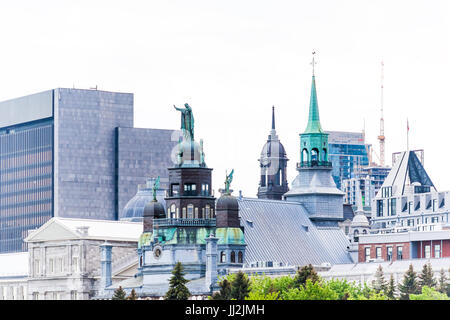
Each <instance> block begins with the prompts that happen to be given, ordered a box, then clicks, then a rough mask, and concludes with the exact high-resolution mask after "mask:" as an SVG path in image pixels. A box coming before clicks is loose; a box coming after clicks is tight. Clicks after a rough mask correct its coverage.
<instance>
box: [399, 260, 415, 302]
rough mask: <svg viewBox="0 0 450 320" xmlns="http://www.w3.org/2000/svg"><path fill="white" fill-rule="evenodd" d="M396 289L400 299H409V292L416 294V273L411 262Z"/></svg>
mask: <svg viewBox="0 0 450 320" xmlns="http://www.w3.org/2000/svg"><path fill="white" fill-rule="evenodd" d="M398 289H399V291H400V299H401V300H409V295H410V294H418V293H419V292H420V288H419V284H418V282H417V275H416V273H415V272H414V268H413V265H412V264H410V265H409V268H408V271H406V273H405V275H404V276H403V282H402V283H400V284H399V285H398Z"/></svg>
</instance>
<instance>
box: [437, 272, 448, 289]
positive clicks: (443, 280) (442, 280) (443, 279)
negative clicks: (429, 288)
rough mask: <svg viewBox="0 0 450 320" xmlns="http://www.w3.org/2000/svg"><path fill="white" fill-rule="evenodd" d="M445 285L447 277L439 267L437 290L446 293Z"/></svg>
mask: <svg viewBox="0 0 450 320" xmlns="http://www.w3.org/2000/svg"><path fill="white" fill-rule="evenodd" d="M446 287H447V277H446V275H445V271H444V269H441V271H440V272H439V281H438V288H437V290H438V291H439V292H440V293H446Z"/></svg>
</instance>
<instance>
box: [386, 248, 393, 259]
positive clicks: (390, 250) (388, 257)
mask: <svg viewBox="0 0 450 320" xmlns="http://www.w3.org/2000/svg"><path fill="white" fill-rule="evenodd" d="M386 259H387V261H391V260H392V247H387V251H386Z"/></svg>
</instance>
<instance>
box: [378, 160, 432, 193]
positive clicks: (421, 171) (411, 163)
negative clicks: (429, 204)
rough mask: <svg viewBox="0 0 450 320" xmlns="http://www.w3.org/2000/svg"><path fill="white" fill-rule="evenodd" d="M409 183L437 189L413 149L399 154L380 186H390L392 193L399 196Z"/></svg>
mask: <svg viewBox="0 0 450 320" xmlns="http://www.w3.org/2000/svg"><path fill="white" fill-rule="evenodd" d="M409 185H418V186H424V187H430V191H437V190H436V188H435V186H434V184H433V182H432V181H431V179H430V177H429V176H428V174H427V172H426V171H425V168H424V167H423V165H422V163H421V162H420V160H419V158H418V157H417V155H416V153H415V152H414V151H404V152H402V153H401V154H400V156H399V157H398V159H397V161H396V162H395V164H394V166H393V168H392V169H391V171H390V172H389V175H388V176H387V177H386V180H385V181H384V183H383V186H382V188H383V187H392V195H393V196H401V195H405V186H409ZM380 190H381V189H380ZM377 196H378V195H377Z"/></svg>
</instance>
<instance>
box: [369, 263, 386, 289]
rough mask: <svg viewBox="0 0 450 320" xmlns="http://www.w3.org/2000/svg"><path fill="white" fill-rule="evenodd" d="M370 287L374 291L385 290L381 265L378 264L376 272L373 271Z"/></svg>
mask: <svg viewBox="0 0 450 320" xmlns="http://www.w3.org/2000/svg"><path fill="white" fill-rule="evenodd" d="M372 287H373V289H374V290H375V292H376V293H380V292H382V291H383V292H385V291H386V288H387V283H386V280H385V279H384V273H383V267H382V266H381V264H380V265H378V268H377V272H375V280H374V281H372Z"/></svg>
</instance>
